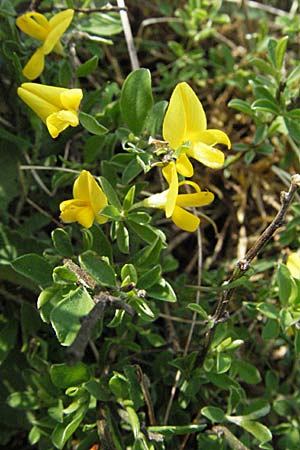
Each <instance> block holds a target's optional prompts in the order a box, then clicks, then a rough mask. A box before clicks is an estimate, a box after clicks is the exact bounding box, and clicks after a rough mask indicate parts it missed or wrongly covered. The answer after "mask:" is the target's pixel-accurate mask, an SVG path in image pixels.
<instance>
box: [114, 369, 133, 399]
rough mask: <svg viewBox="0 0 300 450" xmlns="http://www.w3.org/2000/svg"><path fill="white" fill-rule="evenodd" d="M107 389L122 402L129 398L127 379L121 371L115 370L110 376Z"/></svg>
mask: <svg viewBox="0 0 300 450" xmlns="http://www.w3.org/2000/svg"><path fill="white" fill-rule="evenodd" d="M109 389H110V391H111V392H112V393H113V394H114V396H115V397H116V398H117V400H118V401H120V402H123V401H124V400H126V399H130V394H129V390H130V386H129V383H128V380H127V378H126V377H125V376H124V375H122V374H121V373H118V372H115V373H114V375H113V376H112V377H111V378H110V380H109Z"/></svg>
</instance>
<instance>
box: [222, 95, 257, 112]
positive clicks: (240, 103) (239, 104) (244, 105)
mask: <svg viewBox="0 0 300 450" xmlns="http://www.w3.org/2000/svg"><path fill="white" fill-rule="evenodd" d="M228 106H229V108H233V109H237V110H238V111H241V112H243V113H245V114H247V115H248V116H253V115H254V113H253V110H252V109H251V105H250V103H248V102H246V101H245V100H240V99H238V98H234V99H233V100H231V101H230V102H229V103H228Z"/></svg>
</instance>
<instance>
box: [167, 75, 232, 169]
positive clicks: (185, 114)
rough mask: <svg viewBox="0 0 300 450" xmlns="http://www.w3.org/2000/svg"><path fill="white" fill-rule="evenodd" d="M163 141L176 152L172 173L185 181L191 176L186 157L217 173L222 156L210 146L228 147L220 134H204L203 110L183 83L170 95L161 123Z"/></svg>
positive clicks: (225, 136) (196, 98)
mask: <svg viewBox="0 0 300 450" xmlns="http://www.w3.org/2000/svg"><path fill="white" fill-rule="evenodd" d="M163 138H164V140H165V141H168V143H169V145H170V147H171V148H172V149H173V150H174V151H176V153H177V156H178V158H177V160H176V169H177V171H178V172H179V173H180V174H181V175H183V176H185V177H191V176H192V175H193V173H194V169H193V166H192V164H191V162H190V160H189V158H188V157H189V156H190V157H192V158H194V159H196V160H197V161H199V162H201V163H202V164H204V165H205V166H208V167H210V168H212V169H219V168H220V167H222V166H223V164H224V154H223V153H222V152H221V151H220V150H218V149H216V148H214V145H215V144H218V143H219V144H225V145H227V147H228V148H230V146H231V144H230V140H229V138H228V136H227V134H225V133H224V132H223V131H220V130H215V129H210V130H207V124H206V116H205V112H204V110H203V107H202V105H201V103H200V101H199V99H198V97H197V96H196V94H195V92H194V91H193V89H192V88H191V87H190V86H189V85H188V84H187V83H179V84H177V86H176V87H175V89H174V91H173V93H172V95H171V99H170V103H169V107H168V109H167V112H166V115H165V118H164V122H163Z"/></svg>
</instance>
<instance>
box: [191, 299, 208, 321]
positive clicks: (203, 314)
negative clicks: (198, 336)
mask: <svg viewBox="0 0 300 450" xmlns="http://www.w3.org/2000/svg"><path fill="white" fill-rule="evenodd" d="M187 307H188V308H189V309H190V310H191V311H194V312H196V313H197V314H199V316H200V317H202V318H203V319H207V318H208V314H207V312H206V311H205V309H204V308H202V306H200V305H198V303H189V304H188V305H187Z"/></svg>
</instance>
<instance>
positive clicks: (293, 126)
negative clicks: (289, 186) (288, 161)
mask: <svg viewBox="0 0 300 450" xmlns="http://www.w3.org/2000/svg"><path fill="white" fill-rule="evenodd" d="M284 123H285V126H286V128H287V130H288V133H289V134H290V136H291V138H292V139H294V140H295V141H296V142H297V143H298V144H299V143H300V127H299V118H298V117H297V118H296V119H295V118H294V117H290V116H285V117H284ZM292 150H293V151H294V152H295V154H296V156H297V158H298V161H300V150H299V148H298V146H297V145H293V147H292Z"/></svg>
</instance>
